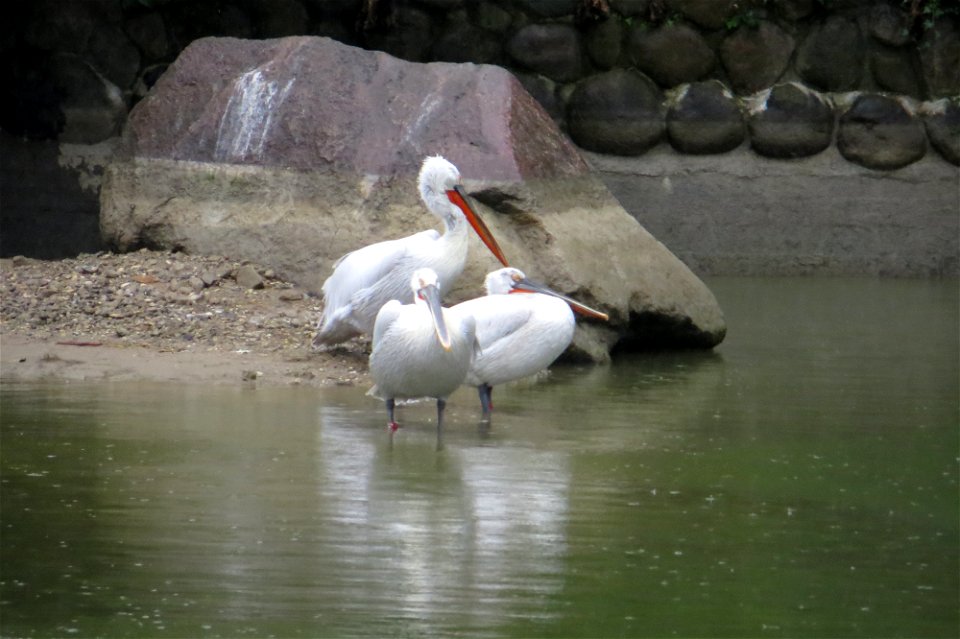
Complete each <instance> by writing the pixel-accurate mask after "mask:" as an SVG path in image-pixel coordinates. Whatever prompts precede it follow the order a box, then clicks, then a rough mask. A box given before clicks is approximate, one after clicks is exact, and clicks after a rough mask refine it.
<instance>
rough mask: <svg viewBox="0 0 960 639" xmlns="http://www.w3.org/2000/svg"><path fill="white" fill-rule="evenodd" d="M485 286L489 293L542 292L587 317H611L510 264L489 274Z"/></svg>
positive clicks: (603, 318) (604, 318) (605, 318)
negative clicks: (536, 280)
mask: <svg viewBox="0 0 960 639" xmlns="http://www.w3.org/2000/svg"><path fill="white" fill-rule="evenodd" d="M484 287H485V288H486V290H487V295H505V294H509V293H542V294H544V295H551V296H553V297H556V298H559V299H561V300H563V301H564V302H566V303H567V304H569V305H570V308H572V309H573V310H574V311H576V312H577V313H580V314H581V315H584V316H586V317H595V318H597V319H602V320H604V321H606V320H608V319H609V316H608V315H607V314H606V313H603V312H601V311H598V310H596V309H593V308H590V307H589V306H587V305H586V304H581V303H580V302H578V301H577V300H575V299H573V298H571V297H567V296H566V295H564V294H563V293H558V292H557V291H555V290H553V289H552V288H549V287H547V286H544V285H543V284H539V283H537V282H534V281H532V280H529V279H527V276H526V275H524V273H523V271H521V270H520V269H518V268H513V267H511V266H508V267H506V268H501V269H498V270H496V271H493V272H491V273H488V274H487V277H486V279H485V280H484Z"/></svg>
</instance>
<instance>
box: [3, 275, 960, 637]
mask: <svg viewBox="0 0 960 639" xmlns="http://www.w3.org/2000/svg"><path fill="white" fill-rule="evenodd" d="M708 284H709V285H710V286H711V288H712V289H713V290H714V291H715V293H716V294H717V297H718V299H719V300H720V302H721V305H722V306H723V307H724V310H725V312H726V315H727V320H728V324H729V335H728V338H727V340H726V342H724V343H723V344H722V345H721V346H720V347H719V348H718V349H716V351H715V352H713V353H684V354H654V355H638V356H631V357H629V358H622V359H620V360H619V361H617V362H616V363H615V364H613V365H611V366H608V367H572V366H566V367H557V368H556V369H555V370H554V371H553V373H552V375H550V376H549V378H548V379H546V380H545V381H542V382H540V383H535V384H534V383H524V384H517V385H514V386H509V387H506V388H500V389H498V390H497V393H496V397H495V399H496V412H495V415H494V421H493V425H492V427H491V428H490V429H489V430H484V429H481V428H479V426H478V420H477V418H478V415H479V403H478V401H477V399H476V396H475V394H474V393H473V392H472V391H469V390H467V389H461V390H460V391H458V392H457V393H456V394H455V395H454V397H453V398H452V399H451V402H450V405H449V407H448V417H449V420H448V424H447V431H446V435H445V438H444V447H443V449H442V450H439V451H438V450H436V440H435V433H434V428H433V419H434V408H433V406H432V405H430V404H423V405H416V406H409V407H405V408H404V409H403V410H402V411H401V412H399V414H398V416H399V418H400V421H401V422H402V423H403V424H404V428H403V429H401V430H400V431H399V432H398V433H397V434H396V435H395V436H394V438H393V440H392V442H391V439H390V437H389V435H388V434H387V432H386V429H385V423H386V416H385V413H384V410H383V407H382V406H381V404H380V403H379V402H377V401H375V400H373V399H371V398H369V397H366V396H365V395H364V392H365V390H366V389H361V388H337V389H330V390H322V391H318V390H313V389H304V388H286V389H263V388H261V389H250V388H223V387H206V388H203V387H186V386H175V385H156V384H153V385H149V384H140V385H137V384H129V383H127V384H99V385H80V384H44V385H27V384H5V385H3V386H2V387H0V400H2V431H0V434H2V456H0V462H2V484H0V487H2V495H0V497H2V501H0V508H2V512H0V515H2V517H0V521H2V529H0V533H2V538H0V539H2V564H0V619H2V622H0V623H2V634H3V635H5V636H51V635H54V636H135V637H146V636H167V637H187V636H190V637H217V636H222V637H237V636H257V637H261V636H279V637H292V636H338V637H339V636H375V637H382V636H393V637H396V636H411V637H438V636H439V637H450V636H467V637H506V636H547V637H549V636H563V637H575V636H590V637H600V636H602V637H612V636H627V637H641V636H680V637H693V636H708V635H709V636H730V637H732V636H737V637H742V636H750V637H785V636H789V637H826V636H831V637H893V636H904V637H907V636H909V637H943V636H956V633H957V630H958V594H960V592H958V591H960V588H958V574H960V573H958V565H960V560H958V517H960V515H958V494H960V493H958V450H960V442H958V432H960V426H958V423H960V418H958V406H960V397H958V394H960V382H958V353H960V346H958V325H960V320H958V293H957V290H958V286H957V282H956V280H951V281H946V282H936V281H934V282H930V281H880V280H857V279H849V280H848V279H837V280H833V279H827V280H824V279H727V278H723V279H711V280H709V281H708Z"/></svg>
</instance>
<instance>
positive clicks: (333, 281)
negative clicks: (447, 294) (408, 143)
mask: <svg viewBox="0 0 960 639" xmlns="http://www.w3.org/2000/svg"><path fill="white" fill-rule="evenodd" d="M418 186H419V190H420V198H421V199H422V200H423V203H424V204H426V205H427V208H428V209H429V210H430V212H431V213H433V214H434V215H436V216H437V217H438V218H440V219H441V220H442V221H443V227H444V232H443V235H441V234H440V233H438V232H437V231H436V230H435V229H430V230H429V231H421V232H420V233H416V234H414V235H411V236H409V237H405V238H401V239H398V240H387V241H385V242H378V243H376V244H371V245H370V246H365V247H363V248H361V249H357V250H356V251H353V252H351V253H347V254H346V255H344V256H343V257H341V258H340V259H339V260H338V261H337V262H336V264H334V270H333V274H332V275H330V277H328V278H327V280H326V282H324V283H323V298H324V308H323V314H322V315H321V317H320V321H319V322H318V324H317V334H316V336H315V337H314V338H313V345H314V346H321V345H332V344H338V343H340V342H343V341H345V340H348V339H350V338H351V337H354V336H356V335H360V334H367V335H369V334H370V333H371V331H372V330H373V323H374V321H375V319H376V317H377V312H378V311H379V310H380V307H381V306H383V305H384V304H385V303H387V302H388V301H390V300H400V301H403V302H410V301H412V299H411V297H410V289H409V282H410V277H411V276H412V275H413V272H414V271H415V270H417V269H418V268H421V267H427V268H430V269H433V271H434V272H436V274H437V277H438V278H439V282H440V287H441V288H442V289H443V290H445V291H447V290H450V289H451V288H452V286H453V282H454V281H455V280H456V279H457V277H459V276H460V273H461V272H463V267H464V264H465V263H466V259H467V245H468V235H469V234H468V231H467V223H469V224H470V226H472V227H473V229H474V230H475V231H476V233H477V235H479V236H480V239H481V240H483V243H484V244H486V245H487V248H489V249H490V251H491V252H492V253H493V254H494V255H495V256H496V257H497V259H498V260H500V263H501V264H503V265H504V266H506V265H507V258H506V257H504V255H503V251H502V250H501V249H500V246H499V245H498V244H497V241H496V240H495V239H494V237H493V235H492V234H491V233H490V230H489V229H488V228H487V226H486V224H484V223H483V220H481V219H480V217H479V216H478V215H477V214H476V213H475V212H474V211H473V209H472V208H471V207H470V204H469V203H468V201H467V197H466V192H465V191H464V190H463V187H462V186H460V172H459V171H458V170H457V167H455V166H454V165H453V164H451V163H450V162H448V161H447V160H445V159H443V158H442V157H440V156H439V155H437V156H433V157H428V158H427V159H426V160H424V162H423V166H422V167H421V169H420V176H419V178H418Z"/></svg>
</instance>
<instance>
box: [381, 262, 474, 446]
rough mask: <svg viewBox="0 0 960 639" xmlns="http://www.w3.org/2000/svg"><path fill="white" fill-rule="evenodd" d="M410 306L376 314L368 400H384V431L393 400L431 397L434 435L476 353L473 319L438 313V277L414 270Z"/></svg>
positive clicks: (443, 311) (393, 305) (395, 306)
mask: <svg viewBox="0 0 960 639" xmlns="http://www.w3.org/2000/svg"><path fill="white" fill-rule="evenodd" d="M409 286H410V288H411V289H412V291H413V293H414V303H413V304H401V303H400V302H398V301H397V300H391V301H389V302H387V303H386V304H384V305H383V308H381V309H380V312H379V313H378V314H377V319H376V323H375V325H374V328H373V351H372V352H371V353H370V374H371V376H372V377H373V380H374V382H375V383H376V386H374V388H373V389H371V394H373V395H376V396H378V397H380V398H382V399H384V400H385V402H386V406H387V417H388V420H389V423H388V426H389V427H390V429H391V430H396V429H397V428H398V425H397V422H396V421H395V420H394V400H396V399H410V398H420V397H433V398H435V399H436V400H437V433H438V435H439V433H440V432H441V430H442V428H443V409H444V406H445V405H446V398H447V397H448V396H449V395H450V393H452V392H453V391H455V390H456V389H457V388H458V387H459V386H460V385H461V384H463V381H464V379H465V377H466V375H467V371H468V370H469V368H470V362H471V361H472V360H473V355H474V352H475V349H476V347H477V344H476V325H475V322H474V319H473V317H471V316H469V315H467V314H464V313H461V312H458V311H455V310H453V309H447V308H443V307H442V306H441V305H440V288H439V282H438V278H437V274H436V273H434V272H433V271H432V270H430V269H426V268H424V269H418V270H417V271H416V272H415V273H414V275H413V277H412V278H411V281H410V283H409Z"/></svg>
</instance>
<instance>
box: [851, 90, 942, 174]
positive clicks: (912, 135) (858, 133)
mask: <svg viewBox="0 0 960 639" xmlns="http://www.w3.org/2000/svg"><path fill="white" fill-rule="evenodd" d="M837 148H838V149H839V150H840V153H841V154H843V157H845V158H847V159H848V160H850V161H851V162H856V163H857V164H862V165H863V166H866V167H869V168H871V169H898V168H900V167H902V166H906V165H908V164H910V163H912V162H916V161H917V160H919V159H920V158H922V157H923V155H924V153H926V151H927V138H926V135H925V133H924V129H923V124H922V123H921V122H920V121H919V120H918V119H916V118H914V117H913V116H912V115H911V114H910V113H908V112H907V110H906V109H905V108H904V107H903V105H902V104H901V103H900V102H899V101H897V100H894V99H892V98H889V97H887V96H883V95H869V94H868V95H861V96H860V97H858V98H857V99H856V101H854V103H853V106H851V107H850V108H849V109H848V110H847V111H846V113H844V114H843V115H842V116H840V130H839V132H838V134H837Z"/></svg>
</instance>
